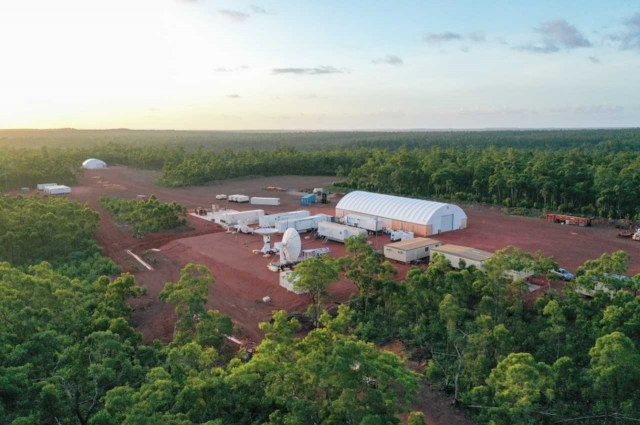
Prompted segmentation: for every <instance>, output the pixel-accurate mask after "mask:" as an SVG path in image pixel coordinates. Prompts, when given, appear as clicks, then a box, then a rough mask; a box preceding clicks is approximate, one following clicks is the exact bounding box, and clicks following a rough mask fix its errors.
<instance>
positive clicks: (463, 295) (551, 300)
mask: <svg viewBox="0 0 640 425" xmlns="http://www.w3.org/2000/svg"><path fill="white" fill-rule="evenodd" d="M347 247H348V251H350V252H351V253H352V254H353V256H351V257H345V258H343V259H341V260H338V264H337V265H333V267H337V269H338V270H340V269H341V270H343V271H345V272H346V276H347V278H348V279H350V280H351V281H352V282H353V283H354V284H355V285H356V286H357V287H358V289H359V294H358V295H357V296H353V298H352V299H351V301H350V303H349V306H350V308H351V311H352V313H353V314H354V318H353V322H352V324H353V326H354V327H355V331H354V333H355V335H357V336H359V337H361V338H363V339H365V340H369V341H373V342H376V343H382V342H386V341H389V340H392V339H395V338H399V339H401V340H402V341H404V342H405V344H406V347H407V349H408V350H409V351H410V352H412V353H413V356H414V358H416V359H417V360H425V361H427V368H426V376H427V377H428V378H429V379H430V380H431V381H432V382H433V383H435V384H436V385H438V386H439V387H440V388H441V389H443V390H444V391H446V392H448V393H449V394H450V395H451V396H452V397H453V398H454V400H455V401H457V402H458V403H460V405H462V406H463V408H464V409H465V410H466V411H467V412H468V413H469V414H470V415H472V416H474V417H475V418H477V419H478V420H479V421H480V423H491V424H496V425H498V424H501V425H510V424H511V425H513V424H533V423H536V424H553V423H581V424H604V423H615V424H626V423H635V422H637V421H638V420H639V419H640V367H639V365H640V315H639V312H640V299H639V298H638V297H637V296H636V294H637V291H638V289H640V275H638V276H636V277H635V278H633V279H624V278H621V277H620V275H621V274H622V273H624V271H625V270H626V261H628V259H629V256H628V255H627V254H625V253H624V252H622V251H620V252H616V253H614V254H611V255H608V254H604V255H603V256H602V257H601V258H599V259H596V260H592V261H588V262H587V263H585V265H584V266H583V267H581V268H580V269H579V270H578V272H577V275H578V277H577V279H576V281H575V282H571V283H569V284H568V285H567V286H566V288H565V290H564V291H563V292H561V293H557V292H553V291H551V292H547V293H546V294H545V295H544V296H543V297H541V298H538V299H537V300H535V302H533V303H531V302H529V303H527V302H526V300H527V293H528V289H527V286H526V284H525V283H524V282H523V281H516V282H514V281H512V279H509V278H507V275H505V272H506V271H507V270H531V271H535V272H537V273H539V274H541V275H544V274H546V273H547V272H548V271H549V270H550V269H554V268H555V267H557V265H556V264H555V262H554V260H553V258H551V257H545V256H544V255H543V254H542V253H540V252H538V253H537V254H536V255H535V256H531V255H529V254H526V253H523V252H521V251H518V250H517V249H515V248H506V249H504V250H502V251H499V252H498V253H496V255H495V256H494V257H493V258H491V259H490V260H488V261H487V263H486V265H485V272H481V271H479V270H477V269H475V267H468V268H464V269H462V270H460V271H452V270H451V267H450V264H449V262H448V260H446V259H444V257H441V256H435V258H434V259H433V260H432V262H431V263H430V265H429V268H428V269H423V268H416V267H414V268H413V269H412V270H410V271H409V272H408V274H407V276H406V278H405V279H404V280H403V281H400V282H398V281H397V280H396V274H397V271H396V270H395V269H394V268H393V267H392V266H391V265H390V264H389V263H388V262H384V258H383V257H381V256H379V255H378V254H376V253H375V252H374V251H373V250H372V248H371V246H370V245H368V244H366V243H363V242H362V241H361V240H357V239H352V240H350V241H348V242H347ZM296 273H299V274H302V275H303V276H302V277H303V278H301V280H302V281H303V282H304V283H307V282H308V280H305V279H304V275H305V272H304V270H303V271H301V272H300V271H297V272H296ZM304 283H303V286H304ZM320 286H321V285H320ZM306 287H307V288H309V286H308V284H307V285H306ZM316 287H318V285H316ZM576 287H582V288H584V289H587V290H589V291H593V290H594V289H595V291H594V294H595V296H594V298H593V299H592V300H590V301H585V300H584V299H583V298H581V297H580V296H578V294H577V293H576V292H575V289H576Z"/></svg>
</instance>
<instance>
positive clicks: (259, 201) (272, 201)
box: [251, 196, 280, 205]
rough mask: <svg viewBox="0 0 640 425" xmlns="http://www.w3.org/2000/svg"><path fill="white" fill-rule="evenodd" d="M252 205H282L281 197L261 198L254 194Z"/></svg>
mask: <svg viewBox="0 0 640 425" xmlns="http://www.w3.org/2000/svg"><path fill="white" fill-rule="evenodd" d="M251 204H252V205H280V198H261V197H259V196H254V197H252V198H251Z"/></svg>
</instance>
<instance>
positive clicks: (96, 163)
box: [82, 158, 107, 170]
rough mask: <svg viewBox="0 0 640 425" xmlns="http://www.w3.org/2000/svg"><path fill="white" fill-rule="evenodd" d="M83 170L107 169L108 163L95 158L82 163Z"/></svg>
mask: <svg viewBox="0 0 640 425" xmlns="http://www.w3.org/2000/svg"><path fill="white" fill-rule="evenodd" d="M82 168H85V169H87V170H97V169H100V168H107V163H106V162H104V161H101V160H99V159H95V158H89V159H87V160H86V161H84V162H83V163H82Z"/></svg>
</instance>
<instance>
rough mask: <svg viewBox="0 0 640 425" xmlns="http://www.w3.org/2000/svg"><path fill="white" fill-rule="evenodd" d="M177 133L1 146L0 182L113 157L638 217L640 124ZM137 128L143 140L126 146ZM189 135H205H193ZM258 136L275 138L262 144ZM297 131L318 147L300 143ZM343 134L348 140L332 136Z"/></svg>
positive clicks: (209, 176)
mask: <svg viewBox="0 0 640 425" xmlns="http://www.w3.org/2000/svg"><path fill="white" fill-rule="evenodd" d="M60 132H61V133H60V134H63V135H64V134H67V133H68V132H69V131H67V132H65V131H62V130H60ZM70 132H71V134H72V135H74V134H76V133H75V132H74V131H70ZM18 133H19V132H18ZM161 133H162V132H161ZM179 133H180V134H181V135H182V136H180V137H177V138H176V139H175V140H173V139H171V138H170V137H168V136H167V137H168V138H166V139H164V138H163V139H162V140H163V141H166V143H164V144H152V143H150V144H145V142H144V140H145V139H144V137H142V136H141V135H144V134H147V133H144V132H143V133H136V132H128V131H125V130H122V131H120V132H116V133H114V134H118V137H114V140H117V141H118V143H116V142H111V141H110V142H107V143H104V141H105V140H111V139H110V138H109V137H106V136H105V137H101V138H100V140H101V141H102V142H101V143H97V144H94V145H92V146H83V147H78V146H77V145H74V144H71V145H70V146H68V147H58V148H42V149H39V150H32V149H12V148H0V188H3V189H4V188H6V189H9V190H13V189H19V188H20V187H22V186H28V187H33V186H35V185H36V184H37V183H43V182H51V181H54V182H56V183H61V184H70V183H74V182H75V181H76V180H77V175H78V174H79V173H81V172H82V171H81V170H80V169H79V167H80V165H81V163H82V161H83V160H84V159H86V158H88V157H98V158H100V159H103V160H104V161H106V162H107V163H108V164H110V165H114V164H122V165H127V166H130V167H134V168H143V169H162V176H161V177H160V179H159V180H158V182H159V183H160V184H163V185H167V186H174V187H177V186H186V185H202V184H207V183H210V182H212V181H216V180H224V179H228V178H235V177H245V176H252V175H256V176H258V175H260V176H272V175H285V174H293V175H336V176H338V177H340V178H346V182H345V184H344V186H345V188H346V189H364V190H374V191H378V192H385V193H395V194H400V195H408V196H417V197H425V198H437V199H445V200H452V201H474V202H475V201H478V202H488V203H492V204H496V205H504V206H509V207H523V208H538V209H548V210H559V211H565V212H575V213H580V214H586V215H599V216H603V217H610V218H627V217H628V218H635V217H637V215H638V207H640V205H639V203H640V193H639V190H640V189H638V188H639V187H640V185H639V183H640V163H639V160H638V158H639V153H638V152H640V130H635V129H630V130H579V131H578V130H571V131H569V130H567V131H559V130H558V131H506V132H499V131H495V132H492V131H487V132H434V133H429V132H415V133H414V132H403V133H357V132H356V133H335V134H334V133H317V134H316V133H233V132H231V133H228V134H227V133H224V134H225V135H224V137H227V136H228V137H230V138H229V139H225V138H224V137H223V136H221V135H218V134H217V133H212V135H211V134H209V133H206V132H204V133H202V134H201V133H197V134H196V133H194V134H191V133H190V132H179ZM183 133H184V134H183ZM82 134H84V135H85V136H82V137H89V136H87V134H94V133H92V132H88V133H82ZM99 134H102V133H99ZM104 134H111V133H104ZM131 134H135V138H134V139H132V141H131V143H125V140H126V137H129V136H131ZM148 134H151V135H153V134H155V133H154V132H149V133H148ZM163 134H164V133H163ZM169 134H172V133H171V132H169ZM189 134H191V136H193V137H195V138H196V139H195V140H194V141H192V142H193V143H191V142H188V140H189V139H188V137H187V135H189ZM197 135H200V136H201V137H202V139H201V138H198V137H200V136H198V137H196V136H197ZM214 135H215V136H216V137H217V136H220V137H222V139H224V140H228V141H231V140H248V141H250V142H251V143H249V142H247V143H249V144H243V143H238V144H237V145H235V146H234V147H235V149H221V148H222V147H224V146H226V145H225V144H224V143H223V144H216V142H214V141H213V140H217V139H216V137H214ZM330 135H333V136H334V137H335V139H331V138H330V137H329V136H330ZM183 136H184V137H183ZM209 136H211V137H213V139H211V140H209V139H208V137H209ZM258 136H264V137H265V138H266V139H265V140H269V143H266V144H265V145H260V144H259V143H258V142H257V141H258V140H259V137H258ZM347 136H348V137H347ZM5 137H7V136H5ZM12 137H17V136H12ZM61 137H62V136H61ZM78 137H80V136H78ZM82 137H81V138H82ZM131 137H133V136H131ZM149 137H150V139H149V140H148V141H149V142H151V141H152V140H154V139H153V137H152V136H149ZM163 137H165V136H163ZM278 137H281V139H279V140H280V141H281V143H279V144H278V143H276V139H277V138H278ZM296 137H298V138H299V140H301V141H304V140H307V141H309V146H306V145H304V143H303V146H300V145H296V143H295V140H298V139H296ZM243 138H245V139H243ZM342 138H346V139H344V140H347V141H344V142H340V143H333V142H332V140H333V141H335V140H338V141H342V140H343V139H342ZM45 139H46V137H45ZM11 140H13V139H11ZM83 140H84V139H83ZM206 141H208V142H206ZM183 142H184V143H183ZM205 142H206V143H205ZM254 142H255V143H254ZM312 142H313V143H315V145H314V146H313V148H312V146H311V145H312V144H313V143H312ZM301 143H302V142H301ZM305 143H306V142H305ZM60 145H61V146H64V144H63V143H62V142H60ZM249 146H250V148H248V147H249ZM294 146H295V147H294ZM241 147H247V148H246V149H240V148H241ZM34 164H35V165H34ZM2 177H4V180H5V181H4V182H3V181H2Z"/></svg>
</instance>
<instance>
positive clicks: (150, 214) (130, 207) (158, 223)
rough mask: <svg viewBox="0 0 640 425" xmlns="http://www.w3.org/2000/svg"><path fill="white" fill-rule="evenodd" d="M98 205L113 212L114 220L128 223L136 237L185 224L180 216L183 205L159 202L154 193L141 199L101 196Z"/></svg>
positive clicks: (183, 213)
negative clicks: (147, 197) (146, 198)
mask: <svg viewBox="0 0 640 425" xmlns="http://www.w3.org/2000/svg"><path fill="white" fill-rule="evenodd" d="M100 205H102V207H104V208H105V209H106V210H107V211H109V212H110V213H111V214H113V216H114V218H115V219H116V221H118V222H121V223H127V224H129V225H130V226H131V227H132V228H133V232H134V234H135V235H136V236H138V237H142V236H144V235H146V234H147V233H155V232H161V231H163V230H171V229H175V228H177V227H180V226H184V225H186V224H187V221H186V220H185V219H184V218H180V215H183V216H184V215H185V214H186V213H187V210H186V208H185V207H183V206H182V205H180V204H178V203H176V202H170V203H161V202H160V201H158V198H156V196H155V195H151V196H150V197H149V199H148V200H141V201H134V200H130V199H122V198H117V197H113V196H103V197H102V198H100Z"/></svg>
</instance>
